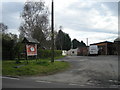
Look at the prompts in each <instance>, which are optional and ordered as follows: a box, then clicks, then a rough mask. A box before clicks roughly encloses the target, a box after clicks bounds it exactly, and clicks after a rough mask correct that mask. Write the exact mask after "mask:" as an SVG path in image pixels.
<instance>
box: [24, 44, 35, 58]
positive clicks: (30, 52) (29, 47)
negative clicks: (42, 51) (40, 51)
mask: <svg viewBox="0 0 120 90" xmlns="http://www.w3.org/2000/svg"><path fill="white" fill-rule="evenodd" d="M26 51H27V56H35V55H37V44H33V45H26Z"/></svg>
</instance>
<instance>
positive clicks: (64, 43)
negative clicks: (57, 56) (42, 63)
mask: <svg viewBox="0 0 120 90" xmlns="http://www.w3.org/2000/svg"><path fill="white" fill-rule="evenodd" d="M55 45H56V48H57V49H58V50H69V49H70V48H71V38H70V37H69V35H68V34H66V33H64V32H63V31H62V30H59V32H58V34H57V36H56V40H55Z"/></svg>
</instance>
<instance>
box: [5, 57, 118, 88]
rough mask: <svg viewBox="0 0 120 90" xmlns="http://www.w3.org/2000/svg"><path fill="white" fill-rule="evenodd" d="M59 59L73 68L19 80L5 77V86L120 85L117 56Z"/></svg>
mask: <svg viewBox="0 0 120 90" xmlns="http://www.w3.org/2000/svg"><path fill="white" fill-rule="evenodd" d="M58 61H67V62H70V63H71V68H69V69H68V70H66V71H64V72H59V73H57V74H54V75H48V76H38V77H20V78H19V80H17V81H16V80H14V79H13V80H8V79H7V78H4V79H3V87H15V86H16V87H17V88H20V87H25V88H29V87H32V88H35V87H36V88H37V87H39V88H46V87H48V88H50V87H51V88H55V87H57V88H62V87H63V88H65V87H67V88H68V87H70V88H72V87H76V88H77V87H118V57H117V56H66V57H65V58H62V59H59V60H58ZM10 82H12V83H10ZM25 82H26V83H25ZM35 83H37V84H35Z"/></svg>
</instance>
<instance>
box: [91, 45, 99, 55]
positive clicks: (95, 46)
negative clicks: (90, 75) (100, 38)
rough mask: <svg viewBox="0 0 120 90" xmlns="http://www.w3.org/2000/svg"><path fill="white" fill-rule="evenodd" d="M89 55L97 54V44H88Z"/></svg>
mask: <svg viewBox="0 0 120 90" xmlns="http://www.w3.org/2000/svg"><path fill="white" fill-rule="evenodd" d="M89 55H98V46H97V45H90V46H89Z"/></svg>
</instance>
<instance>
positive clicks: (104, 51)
mask: <svg viewBox="0 0 120 90" xmlns="http://www.w3.org/2000/svg"><path fill="white" fill-rule="evenodd" d="M90 45H97V46H98V49H99V51H98V54H99V55H113V54H114V43H113V42H109V41H104V42H99V43H94V44H90Z"/></svg>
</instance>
